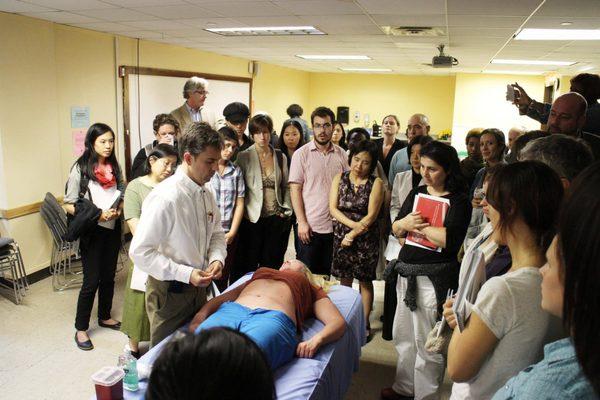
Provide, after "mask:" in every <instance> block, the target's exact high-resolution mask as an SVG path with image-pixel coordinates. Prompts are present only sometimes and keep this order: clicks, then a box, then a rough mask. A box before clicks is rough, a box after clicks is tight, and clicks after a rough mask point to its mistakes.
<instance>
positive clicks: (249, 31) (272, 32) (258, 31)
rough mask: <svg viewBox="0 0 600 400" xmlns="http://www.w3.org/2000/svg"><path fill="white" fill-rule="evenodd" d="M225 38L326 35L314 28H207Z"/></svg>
mask: <svg viewBox="0 0 600 400" xmlns="http://www.w3.org/2000/svg"><path fill="white" fill-rule="evenodd" d="M205 31H208V32H212V33H217V34H219V35H223V36H286V35H325V33H324V32H321V31H320V30H318V29H317V28H315V27H314V26H254V27H241V28H206V29H205Z"/></svg>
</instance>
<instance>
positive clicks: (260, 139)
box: [231, 114, 292, 281]
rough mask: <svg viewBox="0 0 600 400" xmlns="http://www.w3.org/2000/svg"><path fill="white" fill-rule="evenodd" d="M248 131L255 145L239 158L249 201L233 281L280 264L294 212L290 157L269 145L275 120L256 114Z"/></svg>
mask: <svg viewBox="0 0 600 400" xmlns="http://www.w3.org/2000/svg"><path fill="white" fill-rule="evenodd" d="M248 131H249V132H250V136H252V139H253V140H254V144H253V145H252V146H250V147H249V148H248V149H246V150H244V151H242V152H241V153H239V154H238V157H237V161H236V162H237V164H238V165H239V167H240V168H241V169H242V172H243V173H244V180H245V183H246V197H245V198H246V203H245V210H244V218H243V220H242V223H241V224H240V230H239V243H238V247H237V255H236V260H235V263H234V266H233V270H232V275H231V280H232V281H235V280H237V279H238V278H240V277H241V276H242V275H244V274H245V273H246V272H250V271H255V270H256V268H257V267H258V266H268V267H271V268H273V267H276V266H278V265H281V263H282V262H283V257H284V255H285V250H286V248H287V246H286V245H285V244H287V242H288V240H289V232H290V231H289V226H290V216H291V215H292V205H291V200H290V191H289V186H288V164H287V157H286V155H285V154H283V153H282V152H281V151H280V150H279V149H275V148H273V146H271V144H270V141H271V132H272V131H273V120H272V119H271V117H269V116H268V115H266V114H258V115H255V116H254V117H252V118H251V119H250V123H249V124H248ZM286 235H287V236H286Z"/></svg>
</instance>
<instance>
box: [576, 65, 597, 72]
mask: <svg viewBox="0 0 600 400" xmlns="http://www.w3.org/2000/svg"><path fill="white" fill-rule="evenodd" d="M593 69H594V67H593V66H592V65H588V66H587V67H583V68H581V69H580V70H579V72H585V71H591V70H593Z"/></svg>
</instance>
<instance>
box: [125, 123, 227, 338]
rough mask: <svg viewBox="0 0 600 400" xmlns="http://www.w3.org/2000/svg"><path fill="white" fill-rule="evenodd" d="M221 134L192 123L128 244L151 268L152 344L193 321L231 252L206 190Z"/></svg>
mask: <svg viewBox="0 0 600 400" xmlns="http://www.w3.org/2000/svg"><path fill="white" fill-rule="evenodd" d="M221 145H222V144H221V139H220V138H219V134H218V133H217V132H215V131H214V130H213V129H212V128H211V127H210V126H209V125H208V124H206V123H199V122H195V123H192V124H190V125H189V126H188V127H187V129H186V130H185V133H184V134H183V136H182V137H181V140H180V141H179V154H180V157H181V160H182V164H181V165H180V166H179V168H178V169H177V172H175V174H174V175H173V176H172V177H170V178H168V179H165V180H164V181H163V182H161V183H160V184H159V185H157V186H156V188H154V189H153V190H152V192H150V194H149V195H148V197H146V200H145V201H144V203H143V205H142V215H141V217H140V221H139V223H138V226H137V229H136V232H135V235H134V237H133V240H132V242H131V247H130V249H129V256H130V257H131V259H132V260H133V263H134V264H135V265H136V266H137V267H138V268H139V269H141V270H142V271H144V272H146V273H148V275H149V277H148V282H147V285H146V310H147V312H148V318H149V320H150V334H151V339H150V340H151V344H152V345H153V346H154V345H156V344H158V343H159V342H160V341H161V340H163V339H164V338H165V337H167V336H169V335H170V334H171V333H172V332H173V331H175V330H176V329H177V328H179V327H180V326H181V325H183V324H184V323H186V322H187V321H189V320H190V319H191V318H192V317H193V316H194V314H195V313H196V311H198V309H199V308H200V307H201V306H202V305H204V303H205V302H206V291H205V288H206V287H207V286H208V285H210V283H211V282H212V280H213V279H218V278H219V277H220V276H221V271H222V269H223V263H224V260H225V256H226V255H227V251H226V245H225V236H224V233H223V229H222V228H221V221H220V219H221V217H220V213H219V208H218V206H217V204H216V201H215V199H214V196H213V195H212V194H211V193H210V192H209V191H208V190H206V189H205V187H204V184H205V183H207V182H208V181H209V180H210V178H211V177H212V176H213V174H214V173H215V171H216V169H217V167H218V161H219V158H220V157H221Z"/></svg>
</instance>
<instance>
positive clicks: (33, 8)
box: [0, 0, 55, 13]
mask: <svg viewBox="0 0 600 400" xmlns="http://www.w3.org/2000/svg"><path fill="white" fill-rule="evenodd" d="M54 9H55V8H54V7H42V6H37V5H34V4H30V3H25V2H22V1H17V0H0V11H4V12H8V13H28V12H45V11H52V10H54Z"/></svg>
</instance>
